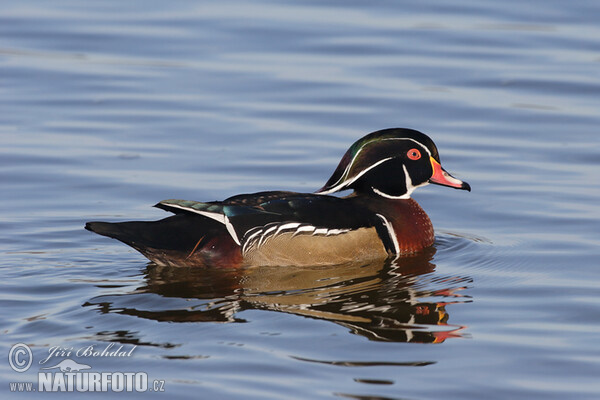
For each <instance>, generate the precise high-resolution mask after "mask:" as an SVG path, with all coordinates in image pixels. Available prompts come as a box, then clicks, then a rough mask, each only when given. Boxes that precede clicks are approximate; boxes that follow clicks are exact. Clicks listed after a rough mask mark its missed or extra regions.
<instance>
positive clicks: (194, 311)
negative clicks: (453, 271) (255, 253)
mask: <svg viewBox="0 0 600 400" xmlns="http://www.w3.org/2000/svg"><path fill="white" fill-rule="evenodd" d="M434 253H435V250H434V249H431V250H430V251H428V252H424V253H420V254H419V255H417V256H414V257H408V258H401V259H398V260H395V261H390V260H388V261H381V262H377V263H371V264H344V265H339V266H328V267H308V268H307V267H302V268H300V267H249V268H245V269H241V270H215V269H200V268H195V269H194V268H174V267H158V266H156V265H154V264H150V265H149V266H148V267H147V269H146V271H145V274H146V276H145V279H146V282H145V285H144V286H140V287H138V288H137V289H135V290H134V291H132V292H130V293H126V294H115V295H103V296H98V297H95V298H93V299H91V300H90V301H89V302H87V303H86V304H85V305H86V306H97V309H98V310H99V311H100V312H102V313H108V312H113V313H120V314H125V315H132V316H136V317H140V318H146V319H152V320H156V321H169V322H244V320H243V319H240V318H238V317H237V316H236V315H237V313H238V312H240V311H243V310H248V309H258V310H270V311H279V312H286V313H291V314H297V315H302V316H306V317H312V318H318V319H323V320H328V321H331V322H335V323H336V324H339V325H342V326H345V327H348V328H349V329H350V331H351V332H352V333H354V334H358V335H362V336H365V337H367V338H368V339H370V340H376V341H393V342H419V343H440V342H443V341H444V340H445V339H447V338H451V337H460V336H461V333H460V331H461V330H462V329H464V328H465V327H464V326H459V325H450V324H448V319H449V316H448V313H447V311H446V305H448V304H451V303H459V302H461V303H462V302H467V301H470V300H469V298H468V296H463V295H461V294H460V293H459V292H460V290H461V289H464V288H465V287H466V285H468V284H469V283H470V282H471V279H470V278H462V277H450V276H445V277H444V276H439V275H436V274H434V273H433V271H434V269H435V265H434V264H432V263H431V260H432V258H433V255H434ZM117 340H119V339H118V338H117Z"/></svg>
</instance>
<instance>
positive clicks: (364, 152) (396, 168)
mask: <svg viewBox="0 0 600 400" xmlns="http://www.w3.org/2000/svg"><path fill="white" fill-rule="evenodd" d="M429 183H435V184H438V185H443V186H449V187H452V188H455V189H464V190H468V191H471V186H469V184H468V183H467V182H463V181H461V180H459V179H456V178H454V177H453V176H452V175H450V174H449V173H447V172H446V171H445V170H444V169H443V168H442V166H441V164H440V156H439V154H438V150H437V148H436V147H435V144H434V143H433V141H432V140H431V139H430V138H429V136H427V135H425V134H424V133H421V132H419V131H415V130H413V129H404V128H394V129H384V130H381V131H377V132H373V133H370V134H368V135H367V136H365V137H363V138H362V139H359V140H358V141H356V142H355V143H354V144H353V145H352V146H350V148H349V149H348V151H347V152H346V154H344V157H343V158H342V161H340V163H339V165H338V167H337V168H336V170H335V172H334V173H333V175H332V176H331V178H329V180H328V181H327V183H326V184H325V186H323V187H322V188H321V189H319V190H318V191H317V193H321V194H329V193H334V192H338V191H341V190H346V189H352V190H354V191H355V192H357V193H372V194H375V195H378V196H383V197H386V198H393V199H407V198H409V197H410V195H411V193H412V192H413V191H414V190H415V189H416V188H418V187H420V186H424V185H427V184H429Z"/></svg>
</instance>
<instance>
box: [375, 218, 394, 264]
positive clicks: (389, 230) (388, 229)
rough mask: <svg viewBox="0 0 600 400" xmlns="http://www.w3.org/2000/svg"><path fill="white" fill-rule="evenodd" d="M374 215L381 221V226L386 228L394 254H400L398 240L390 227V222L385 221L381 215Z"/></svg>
mask: <svg viewBox="0 0 600 400" xmlns="http://www.w3.org/2000/svg"><path fill="white" fill-rule="evenodd" d="M376 215H377V216H378V217H379V218H381V221H383V225H384V226H385V227H386V229H387V231H388V235H389V237H390V239H392V242H393V243H394V250H395V251H396V254H400V245H399V244H398V238H397V237H396V233H395V232H394V227H393V226H392V224H391V223H390V221H388V220H387V218H386V217H384V216H383V215H381V214H376Z"/></svg>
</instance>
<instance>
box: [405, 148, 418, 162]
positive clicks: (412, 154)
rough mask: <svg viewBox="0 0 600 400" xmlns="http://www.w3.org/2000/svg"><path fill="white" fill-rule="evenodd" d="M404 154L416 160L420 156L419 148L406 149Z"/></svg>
mask: <svg viewBox="0 0 600 400" xmlns="http://www.w3.org/2000/svg"><path fill="white" fill-rule="evenodd" d="M406 155H407V156H408V158H410V159H411V160H418V159H419V158H421V152H420V151H419V150H417V149H410V150H409V151H408V153H406Z"/></svg>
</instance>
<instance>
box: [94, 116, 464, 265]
mask: <svg viewBox="0 0 600 400" xmlns="http://www.w3.org/2000/svg"><path fill="white" fill-rule="evenodd" d="M429 183H435V184H438V185H443V186H449V187H452V188H456V189H464V190H468V191H470V190H471V187H470V186H469V184H468V183H466V182H463V181H460V180H459V179H456V178H454V177H453V176H451V175H450V174H449V173H448V172H446V171H445V170H444V169H443V168H442V166H441V165H440V156H439V154H438V150H437V148H436V146H435V144H434V143H433V141H432V140H431V139H430V138H429V137H428V136H427V135H425V134H423V133H421V132H419V131H416V130H412V129H402V128H395V129H384V130H380V131H376V132H373V133H370V134H368V135H366V136H364V137H363V138H361V139H359V140H358V141H356V142H355V143H354V144H353V145H352V146H350V148H349V149H348V151H347V152H346V154H344V156H343V157H342V160H341V161H340V163H339V165H338V166H337V168H336V170H335V171H334V173H333V175H332V176H331V178H329V180H328V181H327V183H326V184H325V186H323V187H322V188H321V189H319V190H317V191H316V192H315V193H295V192H285V191H270V192H258V193H253V194H241V195H237V196H233V197H230V198H228V199H226V200H223V201H211V202H197V201H189V200H163V201H161V202H160V203H158V204H156V206H155V207H158V208H161V209H163V210H166V211H170V212H172V213H174V214H175V215H173V216H170V217H167V218H165V219H162V220H159V221H131V222H119V223H108V222H88V223H87V224H86V226H85V228H86V229H88V230H90V231H93V232H96V233H98V234H100V235H104V236H108V237H111V238H115V239H118V240H120V241H121V242H123V243H125V244H127V245H129V246H131V247H133V248H134V249H136V250H137V251H139V252H140V253H142V254H143V255H144V256H146V257H147V258H148V259H150V260H151V261H153V262H154V263H156V264H158V265H170V266H203V267H225V268H227V267H229V268H236V267H240V266H250V265H262V266H293V265H296V266H300V265H301V266H307V265H327V264H329V265H331V264H342V263H347V262H352V261H368V260H376V259H385V258H388V257H392V258H397V257H399V256H403V255H408V254H411V253H415V252H418V251H420V250H422V249H424V248H426V247H428V246H431V245H432V244H433V241H434V232H433V226H432V225H431V221H430V220H429V217H428V216H427V214H426V213H425V211H423V209H422V208H421V207H420V206H419V205H418V204H417V202H416V201H415V200H413V199H412V198H411V197H410V195H411V194H412V192H413V191H414V190H415V189H416V188H418V187H421V186H425V185H427V184H429ZM344 190H352V192H351V194H349V195H348V196H345V197H336V196H332V195H331V194H332V193H336V192H340V191H344Z"/></svg>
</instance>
